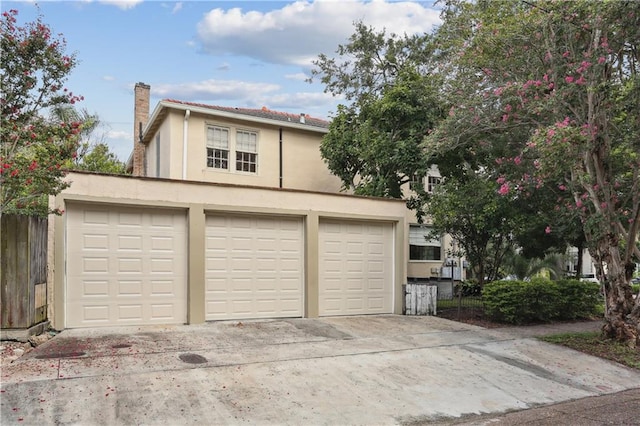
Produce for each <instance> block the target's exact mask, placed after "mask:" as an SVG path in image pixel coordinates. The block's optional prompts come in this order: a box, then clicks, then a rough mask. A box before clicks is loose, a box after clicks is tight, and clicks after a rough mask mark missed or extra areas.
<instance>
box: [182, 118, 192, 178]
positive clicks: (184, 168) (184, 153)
mask: <svg viewBox="0 0 640 426" xmlns="http://www.w3.org/2000/svg"><path fill="white" fill-rule="evenodd" d="M190 115H191V111H190V110H186V111H185V112H184V125H183V126H182V180H187V141H188V140H189V116H190Z"/></svg>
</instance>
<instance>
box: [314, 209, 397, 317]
mask: <svg viewBox="0 0 640 426" xmlns="http://www.w3.org/2000/svg"><path fill="white" fill-rule="evenodd" d="M318 241H319V294H318V305H319V306H318V308H319V315H320V316H331V315H363V314H386V313H392V312H393V277H394V267H393V265H394V258H393V252H394V248H393V247H394V244H393V225H392V224H390V223H384V222H369V221H349V220H343V221H340V220H321V221H320V229H319V235H318Z"/></svg>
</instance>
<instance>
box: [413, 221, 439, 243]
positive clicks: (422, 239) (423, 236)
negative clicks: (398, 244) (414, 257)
mask: <svg viewBox="0 0 640 426" xmlns="http://www.w3.org/2000/svg"><path fill="white" fill-rule="evenodd" d="M430 233H431V228H430V227H428V226H417V225H411V226H410V227H409V244H411V245H414V246H433V247H440V246H441V245H442V243H441V242H440V238H432V237H431V236H430V235H429V234H430Z"/></svg>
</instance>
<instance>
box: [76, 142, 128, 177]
mask: <svg viewBox="0 0 640 426" xmlns="http://www.w3.org/2000/svg"><path fill="white" fill-rule="evenodd" d="M81 151H83V152H82V153H81V154H78V157H77V162H76V163H75V164H74V165H73V167H72V168H73V169H74V170H86V171H89V172H99V173H111V174H125V173H126V164H125V163H124V162H122V161H120V160H119V159H118V157H117V156H116V155H115V154H114V153H113V152H111V151H110V149H109V145H107V144H106V143H104V142H97V143H92V144H89V143H86V142H85V143H83V144H82V148H81Z"/></svg>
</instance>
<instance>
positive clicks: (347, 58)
mask: <svg viewBox="0 0 640 426" xmlns="http://www.w3.org/2000/svg"><path fill="white" fill-rule="evenodd" d="M355 30H356V31H355V33H354V34H353V35H352V36H351V38H350V40H349V43H348V44H346V45H340V46H339V47H338V49H337V51H336V54H337V58H329V57H327V56H326V55H324V54H322V55H320V56H319V58H318V60H316V61H315V62H314V64H315V66H316V68H315V69H314V70H313V75H314V76H321V81H322V82H323V83H324V84H325V85H326V88H325V91H326V92H330V93H332V94H333V95H336V96H344V97H345V98H346V99H347V100H348V101H350V103H349V105H340V106H339V107H338V111H337V113H336V116H335V117H334V118H333V120H332V123H331V125H330V127H329V133H328V134H327V135H326V136H325V138H324V140H323V142H322V146H321V154H322V156H323V158H324V159H325V162H326V163H327V165H328V167H329V170H331V172H332V173H334V174H335V175H337V176H338V177H340V179H341V180H342V183H343V188H344V189H347V190H353V191H354V192H355V193H356V194H361V195H373V196H382V197H393V198H402V196H403V191H402V186H403V185H404V184H406V183H407V182H409V181H410V180H411V179H412V178H413V177H414V176H415V175H419V174H424V173H425V171H426V169H427V168H428V166H429V164H427V163H426V161H425V160H426V158H425V156H424V155H423V151H422V148H421V147H420V145H421V143H422V140H423V139H424V136H426V134H427V132H428V131H429V129H431V128H433V126H434V125H435V122H436V121H437V119H438V118H439V116H440V115H441V114H440V110H439V108H438V107H437V91H436V89H435V87H437V85H436V84H435V78H434V77H429V74H428V68H427V65H428V64H429V62H428V61H427V59H428V58H429V55H430V49H431V47H430V43H429V37H428V36H427V35H420V36H418V35H416V36H406V35H405V36H404V37H398V36H396V35H395V34H391V35H390V36H387V35H386V32H385V31H384V30H383V31H381V32H378V33H376V32H375V31H374V30H373V29H372V28H370V27H366V26H365V25H363V24H362V23H356V25H355Z"/></svg>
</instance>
